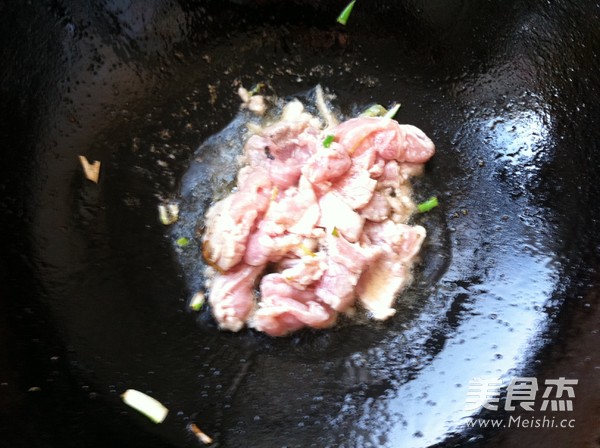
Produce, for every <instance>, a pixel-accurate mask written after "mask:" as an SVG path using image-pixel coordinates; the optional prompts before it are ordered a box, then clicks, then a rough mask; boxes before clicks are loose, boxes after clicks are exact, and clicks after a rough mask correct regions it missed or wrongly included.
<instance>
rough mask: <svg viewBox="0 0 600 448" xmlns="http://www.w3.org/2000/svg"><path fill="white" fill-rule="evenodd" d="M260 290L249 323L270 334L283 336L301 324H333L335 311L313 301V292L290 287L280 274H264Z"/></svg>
mask: <svg viewBox="0 0 600 448" xmlns="http://www.w3.org/2000/svg"><path fill="white" fill-rule="evenodd" d="M260 293H261V301H260V304H259V307H258V309H257V310H256V313H254V316H253V318H252V326H253V327H254V328H256V329H257V330H259V331H262V332H265V333H267V334H269V335H271V336H284V335H286V334H288V333H290V332H292V331H296V330H298V329H300V328H302V327H304V326H309V327H313V328H327V327H330V326H331V325H333V324H334V323H335V320H336V313H335V312H334V311H332V310H331V309H329V308H328V307H327V306H326V305H323V304H321V303H319V302H318V301H316V300H315V295H314V292H312V291H309V290H300V289H297V288H294V287H293V286H290V285H289V284H288V283H287V282H286V280H285V278H284V277H283V275H282V274H269V275H265V276H264V277H263V279H262V281H261V285H260Z"/></svg>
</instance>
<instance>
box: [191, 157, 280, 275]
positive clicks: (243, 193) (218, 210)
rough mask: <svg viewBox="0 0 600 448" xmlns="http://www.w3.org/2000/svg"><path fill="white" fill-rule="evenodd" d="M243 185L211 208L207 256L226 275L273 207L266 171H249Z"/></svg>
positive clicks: (270, 185)
mask: <svg viewBox="0 0 600 448" xmlns="http://www.w3.org/2000/svg"><path fill="white" fill-rule="evenodd" d="M242 186H243V188H241V189H240V190H238V191H237V192H235V193H233V194H231V195H229V196H228V197H226V198H225V199H223V200H221V201H219V202H218V203H217V204H215V205H214V206H213V207H211V208H210V210H209V211H208V213H207V215H206V230H205V233H204V236H203V248H202V250H203V255H204V257H205V259H206V260H207V262H208V263H209V264H211V265H213V266H215V267H216V268H217V269H218V270H220V271H223V272H224V271H228V270H229V269H231V268H232V267H234V266H235V265H236V264H238V263H239V262H240V261H241V260H242V258H243V256H244V252H245V250H246V243H247V240H248V236H249V235H250V232H251V230H252V229H253V227H254V225H255V222H256V220H257V218H259V217H260V216H261V215H262V214H263V213H264V212H265V210H266V209H267V206H268V205H269V196H270V194H271V193H270V192H271V190H272V184H271V181H270V178H269V177H268V175H266V173H265V171H264V169H262V168H260V167H254V168H252V169H250V170H246V171H245V172H244V174H243V185H242Z"/></svg>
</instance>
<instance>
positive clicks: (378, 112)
mask: <svg viewBox="0 0 600 448" xmlns="http://www.w3.org/2000/svg"><path fill="white" fill-rule="evenodd" d="M385 114H387V109H386V108H385V107H383V106H382V105H381V104H373V105H372V106H371V107H369V108H368V109H367V110H365V111H364V112H363V113H362V114H360V116H361V117H383V116H384V115H385Z"/></svg>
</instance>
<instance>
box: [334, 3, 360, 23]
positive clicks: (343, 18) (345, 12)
mask: <svg viewBox="0 0 600 448" xmlns="http://www.w3.org/2000/svg"><path fill="white" fill-rule="evenodd" d="M355 3H356V0H352V1H351V2H350V3H348V5H347V6H346V7H345V8H344V10H343V11H342V12H341V13H340V15H339V16H338V18H337V22H338V23H341V24H342V25H345V24H346V22H348V18H349V17H350V13H351V12H352V8H354V4H355Z"/></svg>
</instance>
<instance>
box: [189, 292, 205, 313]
mask: <svg viewBox="0 0 600 448" xmlns="http://www.w3.org/2000/svg"><path fill="white" fill-rule="evenodd" d="M204 301H205V297H204V293H203V292H202V291H199V292H197V293H196V294H194V296H193V297H192V300H190V308H191V309H193V310H194V311H200V310H201V309H202V307H203V306H204Z"/></svg>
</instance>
